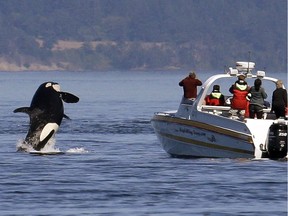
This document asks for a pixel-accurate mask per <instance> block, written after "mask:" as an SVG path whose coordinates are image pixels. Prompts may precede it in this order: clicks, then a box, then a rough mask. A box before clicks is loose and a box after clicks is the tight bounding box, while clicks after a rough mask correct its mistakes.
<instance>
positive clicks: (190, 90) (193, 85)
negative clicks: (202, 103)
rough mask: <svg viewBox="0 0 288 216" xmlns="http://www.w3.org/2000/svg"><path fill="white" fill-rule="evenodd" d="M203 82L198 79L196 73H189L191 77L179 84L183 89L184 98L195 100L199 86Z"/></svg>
mask: <svg viewBox="0 0 288 216" xmlns="http://www.w3.org/2000/svg"><path fill="white" fill-rule="evenodd" d="M201 85H202V82H201V81H200V80H199V79H197V78H196V74H195V72H191V73H189V76H188V77H186V78H185V79H183V80H181V81H180V82H179V86H182V87H183V91H184V98H185V99H188V100H191V99H192V100H193V99H195V98H196V96H197V86H201Z"/></svg>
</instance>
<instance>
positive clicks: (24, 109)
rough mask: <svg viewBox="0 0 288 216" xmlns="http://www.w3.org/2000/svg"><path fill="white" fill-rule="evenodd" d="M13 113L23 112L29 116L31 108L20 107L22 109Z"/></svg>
mask: <svg viewBox="0 0 288 216" xmlns="http://www.w3.org/2000/svg"><path fill="white" fill-rule="evenodd" d="M13 112H14V113H19V112H22V113H27V114H28V115H29V113H30V107H20V108H17V109H15V110H14V111H13Z"/></svg>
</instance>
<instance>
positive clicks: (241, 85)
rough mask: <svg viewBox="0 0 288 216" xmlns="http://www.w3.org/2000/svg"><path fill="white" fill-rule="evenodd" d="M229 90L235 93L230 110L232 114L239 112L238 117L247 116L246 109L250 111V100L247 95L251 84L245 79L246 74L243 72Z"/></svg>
mask: <svg viewBox="0 0 288 216" xmlns="http://www.w3.org/2000/svg"><path fill="white" fill-rule="evenodd" d="M229 92H230V93H231V94H233V97H232V99H231V110H230V112H231V114H232V116H234V115H235V114H237V115H238V117H240V118H241V119H244V116H245V117H246V116H247V113H246V111H245V110H247V111H248V109H247V107H248V101H247V99H246V96H247V95H248V93H249V86H248V84H247V82H246V81H245V76H244V75H243V74H241V75H239V76H238V80H237V81H236V82H235V83H234V84H233V85H232V86H231V87H230V88H229ZM245 113H246V115H245Z"/></svg>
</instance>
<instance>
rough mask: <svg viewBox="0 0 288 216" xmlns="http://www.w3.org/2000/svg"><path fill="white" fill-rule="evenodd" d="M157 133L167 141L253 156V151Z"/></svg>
mask: <svg viewBox="0 0 288 216" xmlns="http://www.w3.org/2000/svg"><path fill="white" fill-rule="evenodd" d="M157 133H158V134H159V135H161V136H163V137H167V138H169V139H173V140H177V141H180V142H183V143H186V144H192V145H198V146H201V147H207V148H212V149H218V150H225V151H231V152H236V153H242V154H249V155H253V154H254V152H253V151H249V150H244V149H237V148H231V147H227V146H220V145H216V144H210V143H206V142H201V141H198V140H193V139H189V138H185V137H179V136H175V135H171V134H166V133H162V132H157Z"/></svg>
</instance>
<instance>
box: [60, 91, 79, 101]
mask: <svg viewBox="0 0 288 216" xmlns="http://www.w3.org/2000/svg"><path fill="white" fill-rule="evenodd" d="M60 95H61V98H62V100H63V101H64V102H65V103H77V102H78V101H79V98H78V97H77V96H75V95H73V94H71V93H68V92H60Z"/></svg>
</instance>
